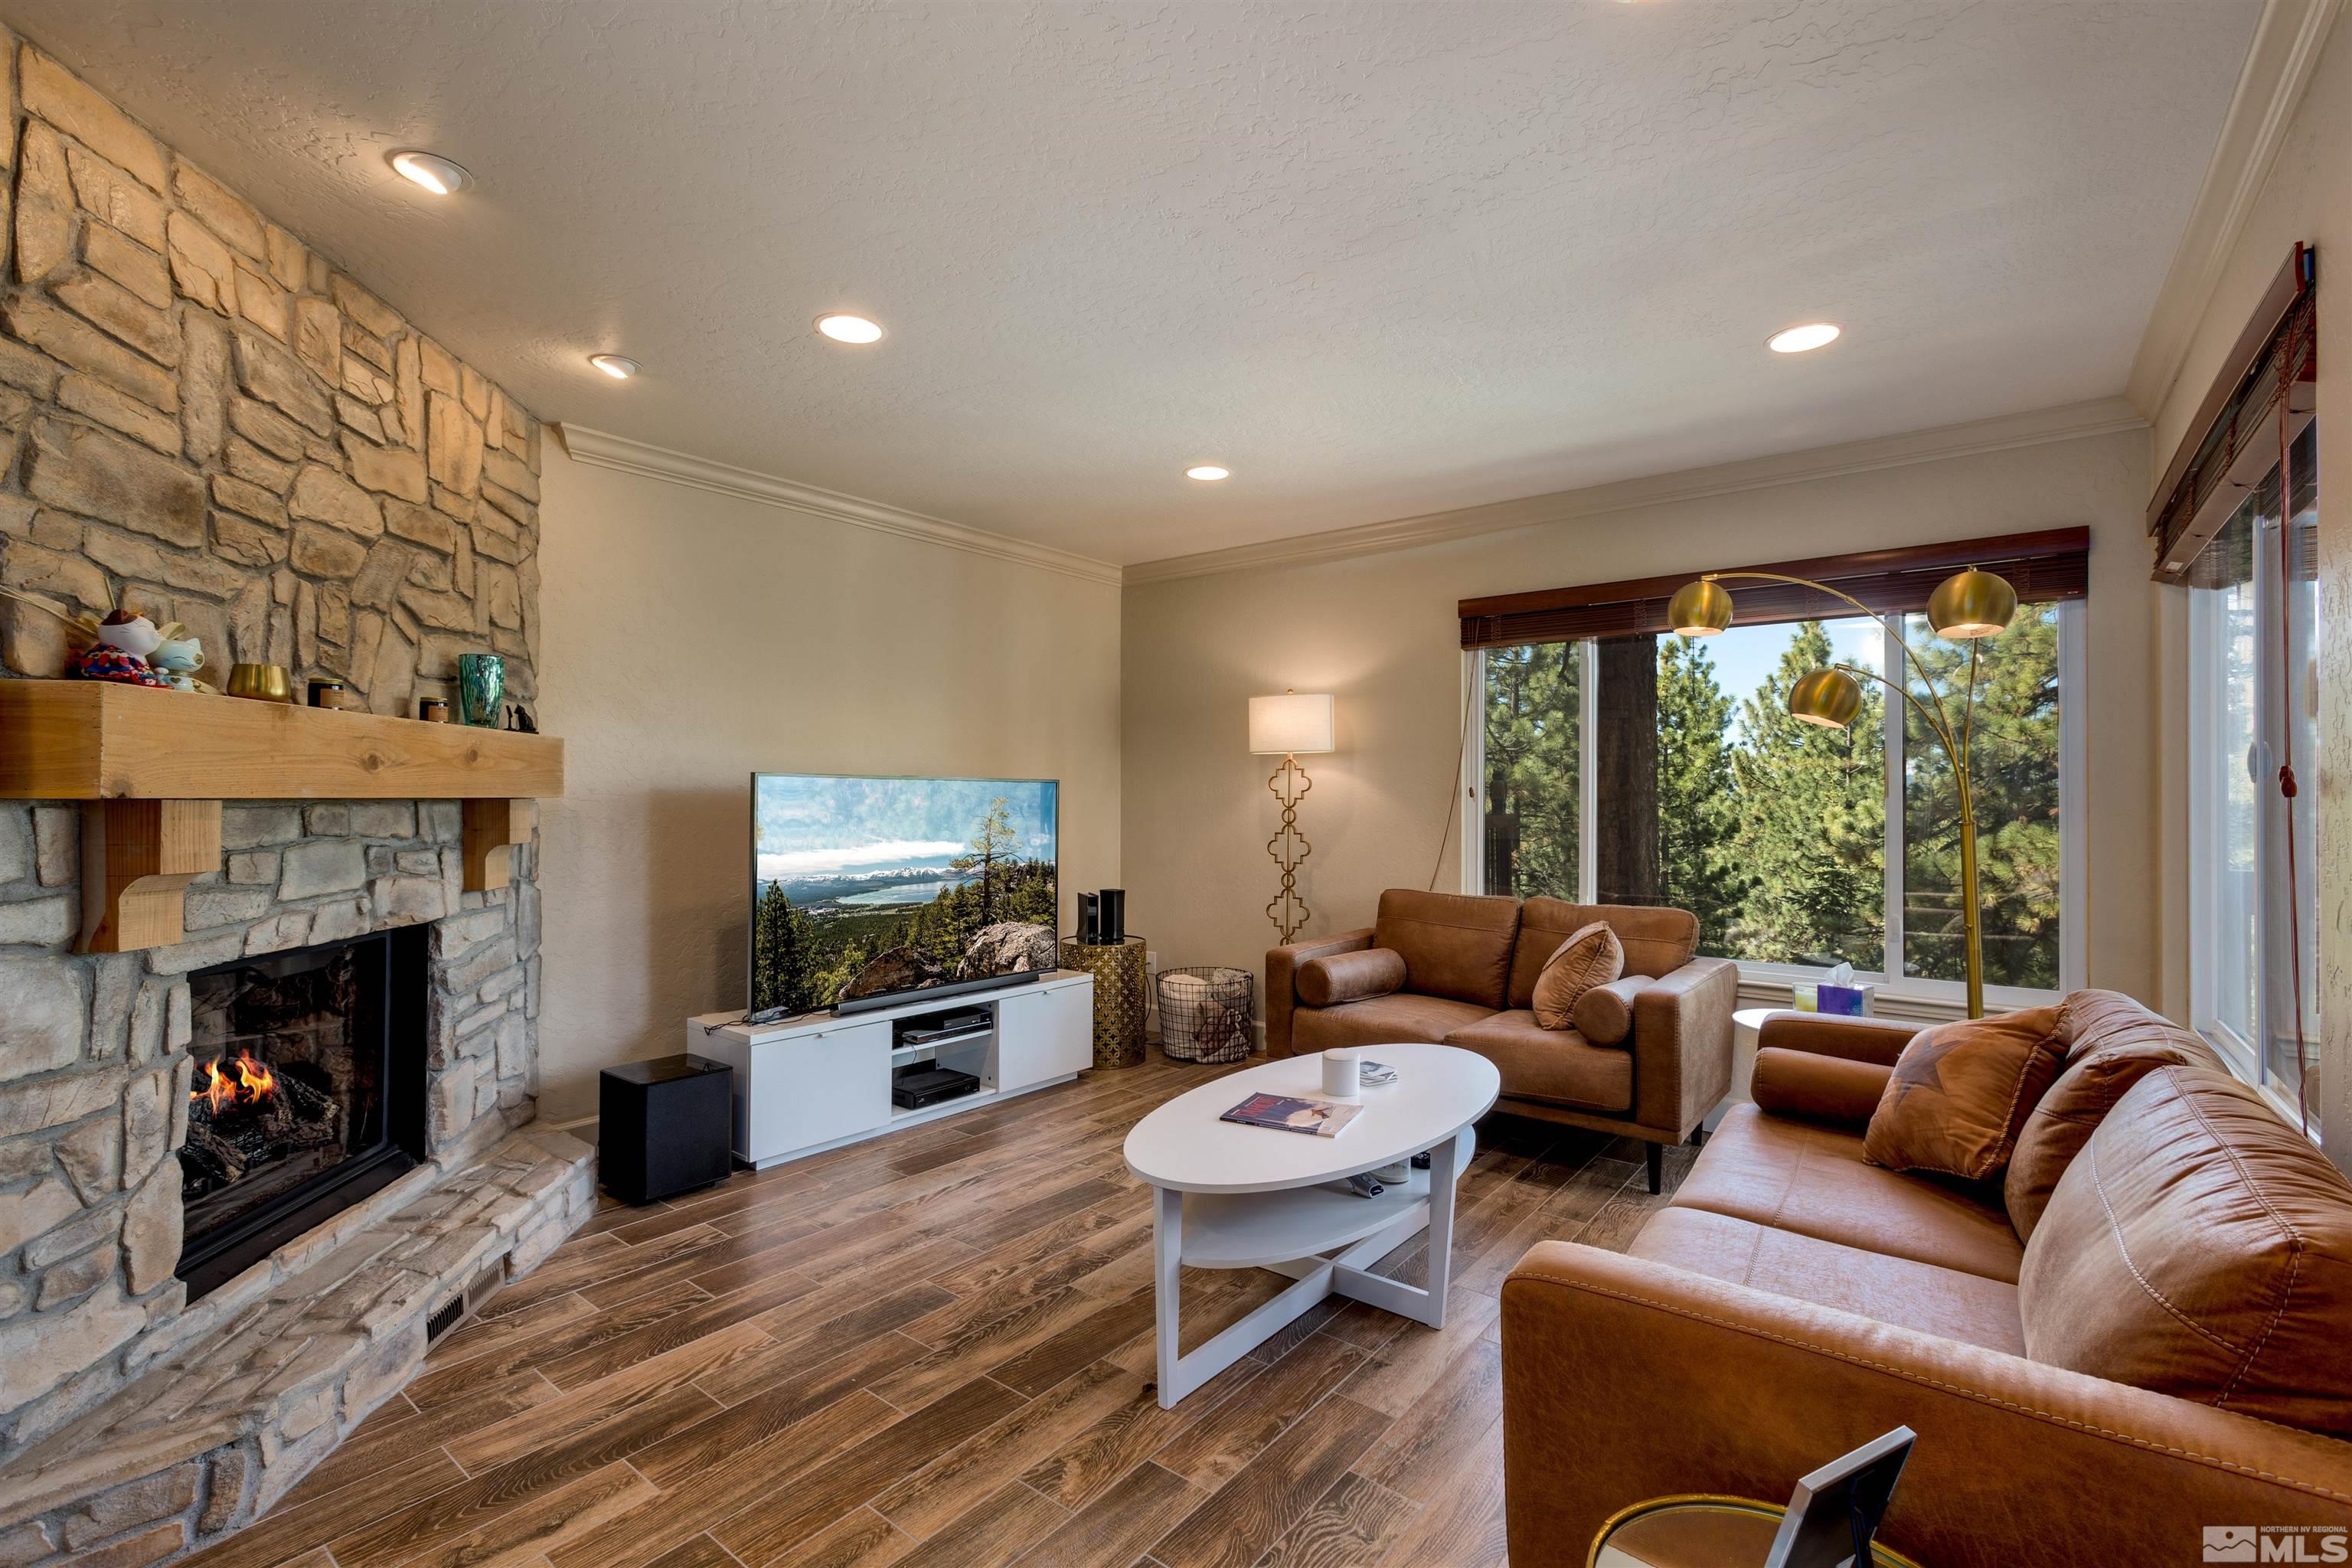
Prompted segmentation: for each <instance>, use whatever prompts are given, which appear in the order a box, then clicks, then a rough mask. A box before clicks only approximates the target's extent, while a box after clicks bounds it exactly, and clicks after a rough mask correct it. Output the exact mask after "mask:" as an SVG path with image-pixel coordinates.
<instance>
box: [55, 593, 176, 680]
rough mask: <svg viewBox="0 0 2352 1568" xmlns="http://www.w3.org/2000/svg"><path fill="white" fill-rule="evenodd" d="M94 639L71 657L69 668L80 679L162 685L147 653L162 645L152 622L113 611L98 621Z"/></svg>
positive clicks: (161, 639)
mask: <svg viewBox="0 0 2352 1568" xmlns="http://www.w3.org/2000/svg"><path fill="white" fill-rule="evenodd" d="M95 635H96V637H97V639H98V640H97V641H96V642H94V643H92V644H91V645H90V646H89V647H88V648H87V649H85V650H84V651H82V652H81V653H79V654H78V655H76V656H75V658H74V664H73V669H74V673H75V674H76V675H79V676H80V677H81V678H82V679H84V680H119V681H121V682H122V683H123V684H124V685H127V686H164V685H168V684H169V683H168V682H167V681H165V680H164V679H163V677H162V676H160V675H158V674H156V673H155V669H154V667H153V666H152V665H150V664H149V663H148V662H147V656H148V655H149V654H151V653H152V652H154V651H155V649H156V647H158V646H159V645H161V644H162V642H163V633H161V632H160V631H157V630H156V629H155V623H154V622H152V621H151V620H149V619H148V618H147V617H146V616H140V615H133V614H132V613H131V611H129V610H117V611H115V612H114V613H113V614H111V615H110V616H107V617H106V619H104V620H103V621H100V623H99V624H98V629H97V632H96V634H95Z"/></svg>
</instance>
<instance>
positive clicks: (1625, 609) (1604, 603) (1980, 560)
mask: <svg viewBox="0 0 2352 1568" xmlns="http://www.w3.org/2000/svg"><path fill="white" fill-rule="evenodd" d="M2090 560H2091V531H2090V530H2089V529H2087V528H2056V529H2050V530H2048V531H2043V532H2040V533H2004V534H1995V535H1992V536H1990V537H1989V538H1983V539H1963V540H1957V541H1955V542H1952V543H1949V544H1923V545H1910V546H1906V547H1904V548H1900V549H1894V550H1866V551H1858V552H1853V553H1851V554H1846V555H1824V556H1816V557H1813V558H1811V559H1808V560H1803V561H1778V562H1773V563H1769V564H1767V565H1760V566H1748V567H1739V568H1732V567H1715V566H1701V567H1695V568H1693V569H1692V570H1690V571H1688V572H1677V573H1675V574H1673V575H1672V576H1665V577H1638V578H1633V579H1631V580H1628V581H1626V582H1622V583H1591V584H1584V585H1582V586H1580V587H1574V588H1552V589H1548V590H1545V591H1543V592H1541V593H1533V594H1503V595H1495V596H1492V597H1488V598H1483V599H1465V600H1463V601H1461V604H1460V606H1459V608H1460V613H1461V616H1462V646H1463V647H1465V648H1472V647H1512V646H1514V645H1516V644H1519V643H1540V642H1573V641H1576V640H1578V639H1579V638H1582V637H1628V636H1634V635H1639V634H1645V633H1646V634H1650V635H1658V634H1662V633H1665V632H1670V631H1672V630H1673V629H1674V628H1673V626H1670V625H1668V624H1667V621H1666V603H1667V601H1668V600H1670V599H1672V598H1673V597H1674V594H1675V589H1677V588H1679V587H1681V586H1682V585H1683V584H1685V583H1687V582H1689V581H1690V580H1691V579H1693V578H1694V577H1696V576H1697V575H1698V574H1700V573H1701V572H1704V571H1725V572H1727V571H1732V570H1739V571H1748V572H1777V573H1780V574H1785V575H1787V576H1790V577H1810V578H1811V579H1813V580H1814V581H1816V582H1820V583H1825V584H1830V585H1832V586H1833V587H1836V588H1839V589H1841V590H1843V592H1845V593H1848V594H1851V595H1853V596H1854V597H1855V598H1857V599H1860V600H1861V601H1862V602H1863V603H1864V604H1865V605H1869V606H1870V608H1871V609H1873V610H1874V611H1876V612H1877V613H1878V614H1880V615H1884V616H1895V615H1908V614H1910V613H1912V612H1913V611H1916V610H1924V609H1926V608H1927V596H1928V595H1930V594H1932V593H1934V592H1935V591H1936V585H1937V584H1938V583H1941V582H1942V581H1943V580H1944V579H1945V578H1947V577H1948V576H1950V575H1951V574H1953V573H1955V572H1958V571H1959V570H1961V569H1962V568H1963V567H1968V566H1977V567H1980V568H1982V569H1983V570H1985V571H1987V572H1998V573H1999V574H2000V575H2002V576H2004V577H2006V578H2008V579H2009V580H2010V582H2011V584H2013V585H2014V586H2015V587H2016V589H2017V596H2018V599H2019V600H2020V601H2021V603H2029V604H2048V603H2050V602H2051V601H2053V600H2056V599H2080V598H2084V597H2085V596H2086V595H2088V593H2089V590H2090ZM1724 586H1725V587H1726V588H1728V589H1729V590H1730V591H1731V595H1732V597H1733V599H1734V600H1735V601H1736V602H1737V603H1738V606H1739V621H1738V624H1739V625H1741V626H1764V625H1769V624H1770V623H1772V622H1775V621H1811V620H1834V619H1836V618H1837V617H1838V616H1850V615H1853V613H1854V611H1853V605H1848V604H1846V603H1845V602H1844V601H1843V600H1841V599H1835V598H1832V597H1831V596H1830V595H1826V594H1822V593H1817V592H1815V591H1814V590H1812V589H1811V588H1800V587H1797V586H1795V585H1793V584H1784V583H1747V582H1737V581H1735V582H1728V583H1726V584H1724Z"/></svg>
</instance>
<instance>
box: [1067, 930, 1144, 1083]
mask: <svg viewBox="0 0 2352 1568" xmlns="http://www.w3.org/2000/svg"><path fill="white" fill-rule="evenodd" d="M1143 961H1144V951H1143V939H1142V938H1141V937H1139V936H1130V937H1129V938H1127V939H1126V940H1124V941H1122V942H1079V941H1077V940H1076V939H1075V938H1071V937H1065V938H1064V939H1063V940H1062V967H1063V968H1065V969H1076V970H1080V971H1083V972H1084V973H1087V974H1091V975H1093V976H1094V977H1095V1066H1096V1067H1097V1068H1134V1067H1141V1066H1142V1065H1143V1017H1144V1010H1145V1007H1146V1005H1147V993H1146V988H1145V986H1144V984H1143V979H1144V974H1143Z"/></svg>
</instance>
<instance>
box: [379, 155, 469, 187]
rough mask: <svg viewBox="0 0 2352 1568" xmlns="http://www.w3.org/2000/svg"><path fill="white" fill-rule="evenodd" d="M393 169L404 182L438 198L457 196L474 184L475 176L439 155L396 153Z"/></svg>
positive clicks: (392, 161) (393, 156)
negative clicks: (417, 186) (406, 181)
mask: <svg viewBox="0 0 2352 1568" xmlns="http://www.w3.org/2000/svg"><path fill="white" fill-rule="evenodd" d="M390 162H391V163H392V166H393V169H394V172H395V173H397V174H399V175H400V177H401V178H402V179H404V180H409V181H413V182H414V183H415V184H420V185H423V186H424V187H425V189H426V190H428V191H431V192H432V193H433V194H434V195H436V196H448V195H457V193H458V192H459V191H462V190H464V189H465V188H466V187H467V185H470V184H473V183H474V176H473V175H471V174H467V173H466V171H465V169H464V168H463V167H462V166H461V165H459V164H457V163H451V162H450V161H449V160H448V159H446V158H444V157H443V156H441V154H440V153H420V152H406V153H394V154H393V155H392V157H391V160H390Z"/></svg>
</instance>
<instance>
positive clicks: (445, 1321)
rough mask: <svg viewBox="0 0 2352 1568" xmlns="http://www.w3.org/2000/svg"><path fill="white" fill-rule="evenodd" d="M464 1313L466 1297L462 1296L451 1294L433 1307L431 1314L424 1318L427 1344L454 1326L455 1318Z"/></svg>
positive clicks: (462, 1315)
mask: <svg viewBox="0 0 2352 1568" xmlns="http://www.w3.org/2000/svg"><path fill="white" fill-rule="evenodd" d="M465 1315H466V1298H465V1297H463V1296H452V1297H450V1298H449V1299H448V1300H446V1301H444V1302H443V1303H442V1304H441V1305H439V1306H438V1307H436V1308H434V1309H433V1315H432V1316H431V1317H429V1318H427V1319H425V1343H426V1344H428V1345H429V1344H431V1343H432V1342H434V1341H436V1340H437V1339H439V1338H440V1337H441V1336H442V1335H443V1334H446V1333H447V1332H448V1331H450V1330H451V1329H454V1328H456V1327H457V1320H458V1319H460V1318H463V1317H464V1316H465Z"/></svg>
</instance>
